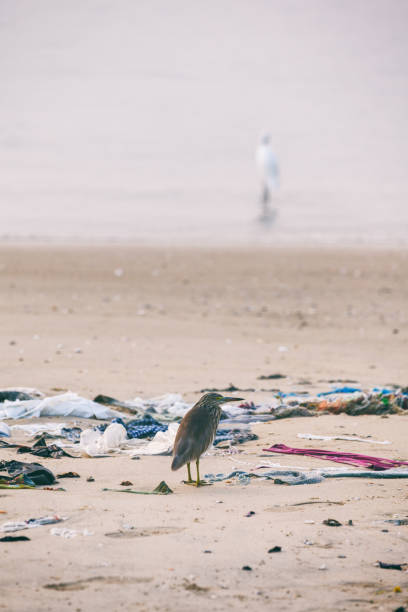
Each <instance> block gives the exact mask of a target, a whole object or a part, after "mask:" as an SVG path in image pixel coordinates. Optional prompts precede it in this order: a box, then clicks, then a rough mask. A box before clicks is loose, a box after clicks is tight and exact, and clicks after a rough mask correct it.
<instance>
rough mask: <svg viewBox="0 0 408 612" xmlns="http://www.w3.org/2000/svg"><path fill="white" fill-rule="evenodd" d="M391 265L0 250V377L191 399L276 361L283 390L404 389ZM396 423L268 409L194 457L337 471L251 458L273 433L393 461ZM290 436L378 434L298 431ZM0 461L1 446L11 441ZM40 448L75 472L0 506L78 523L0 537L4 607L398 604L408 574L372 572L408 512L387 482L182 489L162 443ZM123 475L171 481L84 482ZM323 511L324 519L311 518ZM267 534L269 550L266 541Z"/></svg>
mask: <svg viewBox="0 0 408 612" xmlns="http://www.w3.org/2000/svg"><path fill="white" fill-rule="evenodd" d="M407 278H408V254H407V252H406V251H400V252H397V251H391V250H390V251H385V250H369V251H368V250H367V251H362V250H354V251H341V250H338V249H337V250H334V249H332V250H330V249H326V250H320V251H318V250H312V249H301V248H298V249H291V250H285V249H276V250H273V249H272V250H260V251H249V250H248V251H245V250H233V249H231V250H216V251H209V250H202V249H191V250H185V249H172V250H166V249H158V248H157V249H153V248H152V249H144V248H143V249H142V248H136V247H130V246H129V247H125V246H121V247H113V246H110V247H95V248H86V247H76V248H75V249H73V248H70V247H68V246H66V247H62V246H61V247H56V246H36V247H33V246H29V245H25V246H23V245H15V246H13V245H8V246H4V245H3V246H2V247H1V249H0V300H1V302H0V312H1V327H0V342H1V346H2V351H1V354H0V360H1V372H2V379H1V383H2V384H1V386H2V387H17V386H29V387H37V388H39V389H40V390H41V391H43V392H44V393H45V394H47V395H51V394H55V393H57V392H58V390H61V389H70V390H72V391H76V392H78V393H80V394H81V395H83V396H85V397H89V398H92V397H94V396H95V395H96V394H97V393H105V394H108V395H112V396H113V397H117V398H119V399H129V398H133V397H135V396H142V397H151V396H155V395H158V394H161V393H166V392H179V393H182V394H183V396H184V397H185V398H186V399H187V400H188V401H193V400H195V399H197V398H198V397H199V396H200V393H199V391H200V390H201V389H202V388H204V387H213V386H214V387H225V386H227V385H228V384H229V383H234V384H235V385H236V386H237V387H240V388H247V387H255V388H259V387H260V386H261V382H260V381H258V380H257V377H258V376H260V375H268V374H271V373H276V372H279V373H281V374H283V375H286V376H287V378H285V379H282V380H279V381H266V383H267V384H268V385H269V383H271V385H270V386H278V385H279V387H280V388H281V389H282V390H305V389H313V390H321V389H328V388H330V384H329V382H328V381H329V380H332V379H343V380H354V381H357V383H358V384H359V385H362V386H363V387H365V388H370V387H373V386H376V385H386V384H390V383H395V384H400V385H406V384H407V379H406V369H407V348H408V326H407V312H406V304H407V297H408V295H407V294H408V282H407ZM283 347H284V348H283ZM307 381H309V384H306V383H307ZM263 384H264V383H262V385H263ZM267 397H268V393H263V392H260V391H258V392H255V393H246V394H245V398H246V399H248V400H253V399H254V400H259V399H266V398H267ZM47 420H49V419H47ZM24 422H26V421H24ZM9 424H11V422H9ZM406 430H407V415H391V416H388V417H387V418H382V417H381V416H375V415H374V416H361V417H350V416H346V415H339V416H332V415H330V416H320V417H317V418H313V419H301V418H292V419H286V420H280V421H271V422H269V423H263V424H257V425H253V427H252V431H253V432H254V433H256V434H257V435H258V436H259V439H258V440H256V441H252V442H247V443H245V444H243V445H240V446H238V447H237V450H238V451H239V452H238V453H236V454H230V453H225V452H223V451H220V450H216V451H215V450H211V451H210V453H209V455H208V456H205V457H204V458H203V460H202V470H203V473H207V472H213V473H218V472H224V473H228V472H230V471H231V470H232V468H233V467H234V466H236V467H238V468H241V469H242V468H243V469H248V468H251V467H255V466H256V465H257V464H259V462H260V461H265V460H269V461H273V462H275V463H280V464H281V465H283V466H284V465H292V466H297V467H302V466H303V467H305V468H307V467H310V466H314V467H322V466H331V467H333V465H336V464H333V463H331V464H330V463H329V462H325V461H320V460H317V459H311V458H307V457H290V456H277V455H270V456H268V457H262V455H265V454H266V453H264V452H263V451H262V449H263V448H266V447H267V446H270V445H271V444H274V443H277V442H281V443H284V444H287V445H290V446H303V447H310V448H328V449H331V450H347V451H354V452H360V453H365V454H372V455H375V456H381V457H389V458H402V459H407V443H406V439H407V435H406ZM299 432H312V433H314V434H323V435H334V434H336V433H342V434H358V435H359V436H363V437H365V436H369V435H370V436H372V438H373V439H375V440H380V441H381V440H389V441H390V442H391V444H390V445H388V446H382V445H376V444H362V443H359V442H345V441H327V442H322V441H313V440H310V441H302V443H301V444H300V443H299V442H300V441H299V439H298V438H297V437H296V434H297V433H299ZM12 439H13V441H15V440H17V441H25V440H26V438H25V437H24V435H23V434H21V433H19V434H18V435H13V438H12ZM27 457H29V459H28V458H27ZM1 458H2V459H13V458H16V454H15V451H14V449H10V450H1ZM23 460H26V461H30V460H36V458H32V456H31V455H25V456H24V459H23ZM39 462H40V463H42V464H45V465H46V466H47V467H49V468H50V469H51V470H52V471H53V472H54V473H56V474H58V473H62V472H65V471H68V470H73V471H75V472H78V473H79V474H80V476H81V477H80V478H79V479H70V480H68V479H66V480H61V481H60V486H63V487H64V488H65V489H66V491H65V492H64V491H47V490H40V489H38V490H15V491H10V490H3V491H1V493H0V497H1V499H0V502H1V503H0V510H1V511H2V512H4V513H5V514H1V518H2V519H3V520H4V521H6V520H18V519H26V518H29V517H40V516H44V515H49V514H54V513H56V514H59V515H61V516H66V517H68V518H67V521H66V522H65V523H63V526H64V527H67V528H69V529H77V530H84V529H87V530H88V531H89V532H92V535H77V537H75V538H72V539H65V538H62V537H56V536H53V535H51V533H50V526H44V527H40V528H38V529H32V530H30V531H29V533H28V532H27V531H23V532H18V533H22V534H27V533H28V535H29V537H30V538H31V541H30V542H15V543H1V551H2V553H3V563H2V572H1V577H0V607H2V608H3V609H6V610H10V611H13V612H14V611H16V612H17V611H18V612H28V611H30V612H31V611H37V610H38V611H39V610H53V611H54V610H58V611H59V610H76V611H77V612H79V611H85V610H92V611H93V610H98V609H100V608H102V607H103V608H104V609H109V610H112V611H117V610H135V609H136V610H176V609H177V610H186V611H187V610H191V608H195V609H198V610H204V609H214V610H225V609H233V610H241V609H242V610H244V609H248V607H251V608H254V609H255V608H256V609H258V610H291V611H295V612H296V611H302V612H303V611H305V610H313V611H317V610H319V611H320V610H321V611H323V610H324V611H326V610H339V611H340V610H384V611H386V612H388V611H391V610H395V609H397V608H398V607H399V606H404V605H407V603H408V578H407V576H408V574H407V573H406V572H402V571H396V570H385V569H380V568H379V567H376V566H375V563H376V561H378V560H381V561H385V562H390V563H401V562H406V561H408V555H407V550H408V532H407V529H408V527H407V526H395V525H392V524H387V523H385V522H384V521H385V520H387V519H391V518H393V517H395V516H398V517H406V516H407V507H408V506H407V502H408V496H407V485H406V481H405V480H369V479H364V480H361V479H351V478H347V479H336V480H327V481H324V482H322V483H319V484H314V485H303V486H295V487H290V486H282V485H276V484H273V483H272V482H268V481H259V480H257V481H252V482H251V484H249V485H247V486H243V485H237V484H233V483H225V482H219V483H215V484H214V485H213V486H210V487H205V488H202V489H198V490H197V489H193V488H190V487H186V486H185V485H183V484H182V483H181V480H182V478H183V477H184V473H182V471H180V472H175V473H173V472H171V471H170V458H169V457H163V456H161V457H146V456H145V457H142V458H141V459H140V460H139V461H132V460H130V459H129V458H127V457H108V458H99V459H90V458H80V459H70V458H67V457H65V458H62V459H42V458H39ZM90 475H92V476H93V477H94V478H95V482H87V477H89V476H90ZM123 480H130V481H131V482H132V483H133V485H134V487H133V488H136V489H144V490H152V489H153V488H154V487H155V486H156V485H157V484H158V483H159V482H160V481H161V480H165V481H166V482H167V483H168V485H169V486H170V487H171V488H172V489H173V491H174V494H173V495H169V496H166V497H161V496H157V497H156V496H137V495H129V494H125V493H114V492H108V491H102V489H103V488H106V487H107V488H118V487H119V488H120V483H121V481H123ZM306 502H313V503H306ZM314 502H319V503H314ZM296 504H302V505H296ZM250 511H253V512H255V514H254V515H252V516H249V517H247V516H245V515H246V514H247V513H248V512H250ZM327 518H335V519H337V520H338V521H340V522H341V523H342V524H343V525H342V526H341V527H329V526H326V525H324V524H323V523H322V521H323V520H325V519H327ZM349 520H352V522H353V525H352V526H349V525H348V524H347V522H348V521H349ZM311 521H313V522H311ZM129 526H132V527H134V529H128V527H129ZM51 527H52V526H51ZM385 530H386V531H385ZM121 531H122V535H121V536H119V537H112V536H108V535H106V534H112V533H117V532H121ZM274 546H280V547H281V548H282V552H280V553H268V550H269V549H271V548H273V547H274ZM205 551H211V552H205ZM246 565H248V566H250V567H251V568H252V570H251V571H245V570H243V569H242V567H243V566H246ZM395 587H400V592H398V591H399V589H395Z"/></svg>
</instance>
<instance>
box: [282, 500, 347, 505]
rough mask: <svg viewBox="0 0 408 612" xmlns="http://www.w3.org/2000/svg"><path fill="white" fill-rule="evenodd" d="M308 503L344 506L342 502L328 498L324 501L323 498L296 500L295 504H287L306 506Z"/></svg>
mask: <svg viewBox="0 0 408 612" xmlns="http://www.w3.org/2000/svg"><path fill="white" fill-rule="evenodd" d="M309 504H335V505H337V506H344V502H339V501H329V500H326V501H324V500H323V499H320V500H319V501H305V502H298V503H297V504H289V505H290V506H307V505H309Z"/></svg>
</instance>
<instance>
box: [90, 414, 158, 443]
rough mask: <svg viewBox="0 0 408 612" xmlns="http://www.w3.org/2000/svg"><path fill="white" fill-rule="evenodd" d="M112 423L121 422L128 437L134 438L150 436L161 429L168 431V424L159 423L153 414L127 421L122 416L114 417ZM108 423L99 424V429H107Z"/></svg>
mask: <svg viewBox="0 0 408 612" xmlns="http://www.w3.org/2000/svg"><path fill="white" fill-rule="evenodd" d="M112 423H119V424H120V425H122V426H123V427H124V428H125V429H126V433H127V437H128V438H130V439H134V438H139V439H142V438H150V437H153V436H154V435H155V434H157V432H159V431H167V428H168V425H167V424H163V423H159V421H156V419H154V418H153V417H152V415H151V414H145V415H144V416H142V417H141V418H139V419H135V420H133V421H129V422H128V423H125V422H124V421H123V420H122V419H121V418H116V419H113V421H112ZM106 427H107V425H98V427H97V429H99V431H102V432H103V431H105V429H106Z"/></svg>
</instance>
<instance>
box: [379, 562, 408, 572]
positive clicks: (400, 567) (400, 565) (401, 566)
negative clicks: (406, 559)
mask: <svg viewBox="0 0 408 612" xmlns="http://www.w3.org/2000/svg"><path fill="white" fill-rule="evenodd" d="M377 563H378V567H381V569H390V570H399V571H402V570H403V569H404V568H405V567H407V566H408V563H384V562H383V561H378V562H377Z"/></svg>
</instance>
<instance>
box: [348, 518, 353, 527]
mask: <svg viewBox="0 0 408 612" xmlns="http://www.w3.org/2000/svg"><path fill="white" fill-rule="evenodd" d="M347 525H348V526H349V527H353V525H354V524H353V521H352V520H351V519H349V520H348V521H347Z"/></svg>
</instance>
